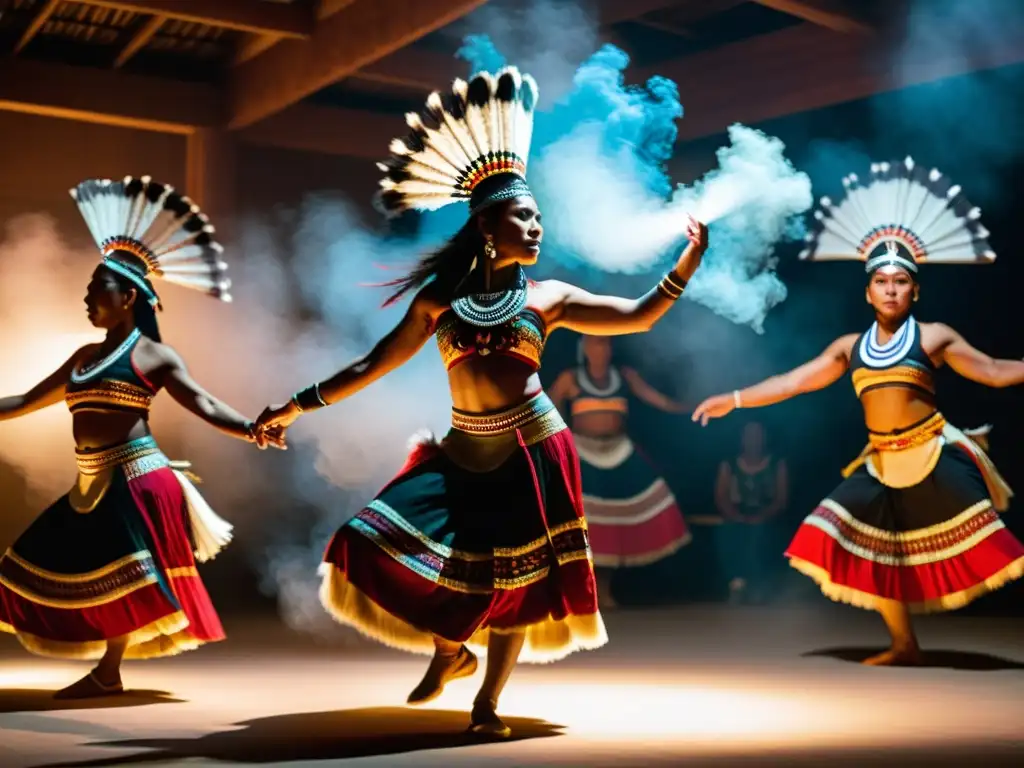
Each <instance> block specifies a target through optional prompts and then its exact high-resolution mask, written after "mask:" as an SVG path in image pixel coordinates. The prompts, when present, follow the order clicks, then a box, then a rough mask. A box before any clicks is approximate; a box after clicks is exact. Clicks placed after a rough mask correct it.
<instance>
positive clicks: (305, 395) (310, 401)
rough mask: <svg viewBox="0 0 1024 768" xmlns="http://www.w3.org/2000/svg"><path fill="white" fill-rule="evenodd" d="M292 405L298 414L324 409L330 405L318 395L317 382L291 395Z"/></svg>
mask: <svg viewBox="0 0 1024 768" xmlns="http://www.w3.org/2000/svg"><path fill="white" fill-rule="evenodd" d="M292 403H294V404H295V407H296V408H298V409H299V411H300V412H305V411H315V410H317V409H318V408H326V407H327V406H328V405H330V403H328V402H327V401H326V400H324V398H323V396H322V395H321V394H320V383H319V382H317V383H316V384H314V385H312V386H311V387H306V388H305V389H303V390H300V391H298V392H296V393H295V394H294V395H292Z"/></svg>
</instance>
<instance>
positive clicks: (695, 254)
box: [676, 216, 708, 280]
mask: <svg viewBox="0 0 1024 768" xmlns="http://www.w3.org/2000/svg"><path fill="white" fill-rule="evenodd" d="M688 218H689V223H688V224H687V226H686V237H687V239H688V240H689V241H690V245H689V246H687V248H686V250H684V251H683V253H682V255H681V256H680V257H679V261H678V262H676V272H677V273H678V275H679V277H681V278H683V280H689V279H690V278H691V277H693V273H694V272H696V271H697V267H699V266H700V261H701V258H703V256H704V251H706V250H707V247H708V228H707V225H706V224H704V223H703V222H701V221H697V219H695V218H693V216H689V217H688Z"/></svg>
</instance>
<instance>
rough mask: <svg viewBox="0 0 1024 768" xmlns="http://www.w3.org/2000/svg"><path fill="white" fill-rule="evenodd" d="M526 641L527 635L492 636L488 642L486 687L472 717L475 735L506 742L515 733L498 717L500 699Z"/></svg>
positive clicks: (495, 634) (475, 703) (472, 729)
mask: <svg viewBox="0 0 1024 768" xmlns="http://www.w3.org/2000/svg"><path fill="white" fill-rule="evenodd" d="M524 640H526V633H525V632H514V633H512V634H498V633H497V632H491V637H490V639H489V640H488V642H487V672H486V673H485V674H484V682H483V685H481V686H480V691H479V693H477V695H476V698H475V699H474V700H473V712H472V714H471V715H470V722H471V725H470V730H471V731H473V732H474V733H483V734H487V735H488V736H499V737H502V738H505V737H507V736H509V735H510V734H511V733H512V729H511V728H509V727H508V726H507V725H505V723H504V722H503V721H502V719H501V718H500V717H498V714H497V709H498V697H499V696H501V692H502V690H503V689H504V688H505V683H507V682H508V678H509V675H511V674H512V670H513V669H515V666H516V661H518V660H519V652H520V651H521V650H522V649H523V641H524Z"/></svg>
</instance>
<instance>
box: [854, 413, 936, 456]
mask: <svg viewBox="0 0 1024 768" xmlns="http://www.w3.org/2000/svg"><path fill="white" fill-rule="evenodd" d="M945 427H946V419H945V417H944V416H943V415H942V414H941V413H939V412H938V411H936V412H935V413H933V414H932V415H931V416H929V417H928V418H926V419H924V420H923V421H919V422H918V423H917V424H914V425H913V426H910V427H907V428H906V429H903V430H900V431H898V432H890V433H881V432H869V433H868V439H869V440H870V442H871V447H872V448H874V449H875V450H876V451H903V450H906V449H908V448H914V447H916V446H918V445H924V444H925V443H927V442H928V441H929V440H933V439H935V438H936V437H938V436H939V435H941V434H942V431H943V430H944V429H945Z"/></svg>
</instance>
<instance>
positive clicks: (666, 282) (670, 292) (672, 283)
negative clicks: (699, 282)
mask: <svg viewBox="0 0 1024 768" xmlns="http://www.w3.org/2000/svg"><path fill="white" fill-rule="evenodd" d="M684 290H686V281H685V280H681V279H679V278H678V277H676V275H675V274H674V273H672V272H667V273H666V274H665V276H664V277H663V278H661V282H659V283H658V291H659V292H660V293H661V295H662V296H664V297H665V298H666V299H669V300H671V301H675V300H676V299H678V298H679V297H680V296H682V295H683V291H684Z"/></svg>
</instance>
